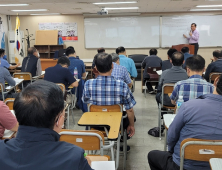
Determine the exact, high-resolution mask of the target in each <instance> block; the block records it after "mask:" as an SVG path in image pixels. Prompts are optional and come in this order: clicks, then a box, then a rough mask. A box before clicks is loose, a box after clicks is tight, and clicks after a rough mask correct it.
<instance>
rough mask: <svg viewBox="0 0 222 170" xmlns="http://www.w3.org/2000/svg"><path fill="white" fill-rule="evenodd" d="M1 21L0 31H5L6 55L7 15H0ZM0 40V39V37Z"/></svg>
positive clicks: (6, 48) (6, 45)
mask: <svg viewBox="0 0 222 170" xmlns="http://www.w3.org/2000/svg"><path fill="white" fill-rule="evenodd" d="M0 17H1V21H2V25H1V27H0V32H5V52H6V55H8V23H7V16H6V15H1V14H0ZM0 42H1V39H0Z"/></svg>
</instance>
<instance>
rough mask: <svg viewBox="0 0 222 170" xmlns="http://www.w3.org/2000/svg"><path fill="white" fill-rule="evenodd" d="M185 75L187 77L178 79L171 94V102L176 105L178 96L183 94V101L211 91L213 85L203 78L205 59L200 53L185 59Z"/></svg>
mask: <svg viewBox="0 0 222 170" xmlns="http://www.w3.org/2000/svg"><path fill="white" fill-rule="evenodd" d="M186 66H187V75H188V77H189V79H187V80H182V81H179V82H177V83H176V84H175V86H174V90H173V92H172V95H171V96H170V98H171V102H172V104H174V105H176V101H177V100H178V98H179V96H183V100H184V102H186V101H188V100H190V99H196V98H198V97H199V96H202V95H204V94H211V93H213V90H214V86H213V85H212V84H211V83H208V82H207V81H206V80H204V79H203V77H202V75H203V72H204V70H205V60H204V58H203V57H201V56H200V55H194V56H193V57H190V58H188V59H187V60H186Z"/></svg>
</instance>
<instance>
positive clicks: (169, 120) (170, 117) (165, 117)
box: [163, 114, 176, 151]
mask: <svg viewBox="0 0 222 170" xmlns="http://www.w3.org/2000/svg"><path fill="white" fill-rule="evenodd" d="M175 116H176V114H164V115H163V121H164V124H165V128H166V129H165V141H164V151H166V150H167V132H168V129H169V127H170V125H171V123H172V122H173V119H174V118H175Z"/></svg>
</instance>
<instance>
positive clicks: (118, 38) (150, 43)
mask: <svg viewBox="0 0 222 170" xmlns="http://www.w3.org/2000/svg"><path fill="white" fill-rule="evenodd" d="M84 25H85V47H86V48H100V47H104V48H117V47H119V46H124V47H125V48H147V47H159V46H160V44H159V34H160V21H159V17H109V18H85V19H84Z"/></svg>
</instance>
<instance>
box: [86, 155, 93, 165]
mask: <svg viewBox="0 0 222 170" xmlns="http://www.w3.org/2000/svg"><path fill="white" fill-rule="evenodd" d="M85 158H86V160H87V162H88V164H89V165H90V166H91V162H92V161H91V159H90V158H89V157H88V156H86V157H85Z"/></svg>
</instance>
